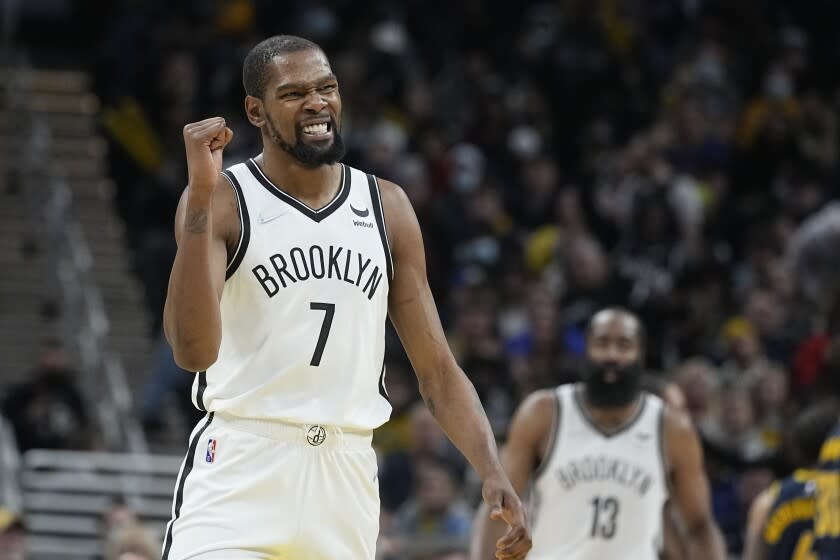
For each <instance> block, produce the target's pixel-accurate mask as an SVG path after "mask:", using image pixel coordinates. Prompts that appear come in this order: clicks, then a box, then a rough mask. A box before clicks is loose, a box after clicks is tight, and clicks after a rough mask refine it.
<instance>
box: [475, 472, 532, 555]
mask: <svg viewBox="0 0 840 560" xmlns="http://www.w3.org/2000/svg"><path fill="white" fill-rule="evenodd" d="M481 494H482V496H484V501H485V502H486V503H487V506H488V507H489V508H490V519H500V520H503V521H504V522H505V523H507V524H508V532H507V533H505V535H504V536H503V537H502V538H500V539H499V540H498V541H496V558H498V559H499V560H521V559H522V558H525V555H526V554H528V551H529V550H531V532H530V531H529V530H528V525H527V524H526V522H525V510H524V508H523V507H522V502H521V501H520V500H519V496H517V495H516V492H515V491H514V490H513V486H511V484H510V481H509V480H508V479H507V477H505V476H500V477H490V478H488V479H487V480H485V481H484V485H483V486H482V488H481Z"/></svg>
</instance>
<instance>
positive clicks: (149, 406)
mask: <svg viewBox="0 0 840 560" xmlns="http://www.w3.org/2000/svg"><path fill="white" fill-rule="evenodd" d="M486 4H487V3H486V2H480V1H476V0H465V1H462V2H451V1H439V0H423V1H422V2H421V1H419V0H406V1H404V2H389V1H386V0H379V1H375V0H354V1H353V2H351V1H349V0H337V1H335V2H326V1H317V0H311V1H307V2H302V1H301V2H286V1H275V0H201V1H199V0H183V1H176V2H172V1H169V2H163V1H160V0H142V1H141V0H111V1H108V0H88V1H82V0H4V1H3V2H0V7H2V33H3V36H2V40H3V44H2V68H0V75H2V80H0V86H2V89H1V90H0V181H2V183H0V270H2V273H0V412H2V418H3V420H2V423H0V559H2V558H22V557H24V556H23V553H22V552H15V551H17V550H20V549H23V548H24V547H25V548H26V550H27V551H28V552H26V556H25V557H26V558H38V559H40V558H46V559H51V558H56V559H58V558H62V559H77V558H78V559H83V558H84V559H87V558H107V559H109V560H111V559H114V560H117V559H118V560H142V559H146V558H159V546H160V539H161V535H162V532H163V528H164V523H165V521H166V520H167V519H168V517H169V514H170V511H171V509H170V508H171V496H172V490H173V487H174V481H175V476H176V474H177V470H178V467H179V464H180V461H181V459H182V457H183V453H184V452H185V449H186V438H187V435H188V432H189V429H190V427H191V426H192V425H193V423H194V422H195V421H196V419H197V418H198V416H197V414H198V413H197V411H195V410H193V409H192V405H191V404H190V402H189V398H188V386H189V383H191V381H192V377H191V375H190V374H187V373H185V372H183V371H181V370H179V369H178V368H177V366H175V364H174V362H173V360H172V355H171V352H170V351H169V348H168V346H167V344H166V342H165V340H164V339H163V337H162V333H161V317H162V309H163V302H164V298H165V292H166V285H167V279H168V275H169V269H170V266H171V263H172V260H173V258H174V253H175V244H174V237H173V233H172V231H173V225H172V222H173V217H174V213H175V207H176V203H177V200H178V198H179V196H180V193H181V191H182V190H183V188H184V185H185V183H186V166H185V157H184V150H183V140H182V134H181V129H182V127H183V126H184V124H186V123H188V122H192V121H196V120H200V119H203V118H206V117H209V116H215V115H220V116H224V117H225V118H226V120H227V123H228V125H229V126H230V127H231V128H232V129H233V130H234V132H235V134H236V136H235V138H234V141H233V143H232V145H230V146H229V148H228V149H227V150H226V152H225V164H226V165H231V164H233V163H237V162H239V161H242V160H244V159H245V158H247V157H249V156H251V155H254V154H256V153H258V152H259V150H260V139H259V135H258V133H257V131H256V130H254V129H253V128H252V127H251V126H250V125H249V123H248V122H247V120H246V119H245V118H244V111H243V98H244V92H243V89H242V85H241V63H242V60H243V58H244V56H245V54H246V53H247V51H248V50H249V49H250V48H251V47H252V46H253V45H254V44H255V43H257V42H258V41H260V40H261V39H263V38H265V37H267V36H270V35H274V34H278V33H292V34H299V35H302V36H305V37H307V38H309V39H312V40H314V41H316V42H318V43H319V44H321V45H322V46H323V47H324V48H325V50H326V52H327V54H328V55H329V57H330V58H331V62H332V65H333V69H334V71H335V73H336V74H337V75H338V77H339V81H340V85H341V92H342V97H343V103H344V117H343V136H344V138H345V141H346V142H347V144H348V147H349V153H348V156H347V158H346V160H345V161H346V162H347V163H349V164H351V165H353V166H356V167H360V168H362V169H365V170H367V171H370V172H375V173H376V174H378V175H380V176H382V177H384V178H387V179H389V180H392V181H395V182H396V183H398V184H400V185H402V187H403V188H404V189H405V190H406V192H407V193H408V196H409V197H410V198H411V200H412V202H413V204H414V207H415V209H416V211H417V214H418V216H419V219H420V223H421V226H422V229H423V234H424V239H425V243H426V253H427V260H428V272H429V280H430V283H431V286H432V289H433V292H434V295H435V297H436V300H437V303H438V306H439V309H440V313H441V316H442V319H443V322H444V325H445V328H446V331H447V334H448V336H449V339H450V342H451V344H452V347H453V349H454V351H455V353H456V356H457V358H458V360H459V362H460V364H461V365H462V366H463V368H464V369H465V371H466V372H467V374H468V375H469V376H470V378H471V379H472V381H473V383H474V384H475V385H476V388H477V389H478V392H479V395H480V396H481V398H482V401H483V403H484V406H485V408H486V409H487V412H488V415H489V416H490V419H491V422H492V425H493V428H494V430H495V432H496V434H497V436H498V438H499V441H500V442H503V441H504V438H505V432H506V428H507V424H508V421H509V418H510V415H511V413H512V411H513V410H514V409H515V407H516V406H517V405H518V403H519V402H520V401H521V400H522V398H523V397H524V396H525V395H527V394H528V393H529V392H531V391H533V390H535V389H538V388H543V387H549V386H553V385H557V384H559V383H563V382H569V381H574V380H575V379H577V376H578V371H579V369H580V368H579V366H580V359H581V355H582V350H583V343H584V331H583V327H584V325H585V323H586V321H587V319H588V318H589V316H590V315H591V314H592V312H593V311H595V310H597V309H599V308H601V307H603V306H606V305H624V306H627V307H629V308H630V309H632V310H634V311H635V312H637V313H638V314H639V315H640V316H641V317H642V318H643V320H644V321H645V324H646V327H647V330H648V334H649V336H648V340H647V345H648V348H647V357H648V366H649V369H650V370H651V372H652V374H654V375H656V376H658V377H660V378H661V379H663V380H668V381H671V382H673V383H675V384H677V385H678V386H679V387H680V388H681V389H682V390H683V392H684V394H685V397H686V403H687V408H688V410H689V411H690V413H691V415H692V417H693V419H694V421H695V423H696V426H697V429H698V430H699V432H700V434H701V436H702V439H703V442H704V447H705V450H706V460H707V471H708V476H709V478H710V481H711V484H712V493H713V495H712V501H713V507H714V512H715V517H716V518H717V521H718V523H719V524H720V527H721V529H722V530H723V532H724V534H725V537H726V541H727V545H728V547H729V550H730V552H731V554H732V558H739V557H740V552H741V549H742V546H743V532H744V523H745V518H746V511H747V508H748V507H749V504H750V502H751V500H752V498H753V497H754V496H755V495H756V493H757V492H759V491H761V490H762V489H763V488H765V487H767V485H768V484H769V483H770V481H771V480H772V479H773V478H774V477H776V476H779V475H783V474H785V473H787V472H789V470H790V468H791V464H790V461H789V458H788V456H787V454H786V451H785V445H784V442H785V437H786V432H785V429H786V422H787V419H789V418H790V417H791V415H793V414H794V413H796V412H797V411H798V410H800V409H801V408H802V407H803V406H806V405H808V404H810V403H813V402H815V401H816V400H818V399H820V398H824V397H830V396H832V395H834V396H840V306H838V297H837V296H838V287H840V259H838V258H837V255H836V251H837V249H836V248H837V247H838V246H840V205H838V204H837V203H836V202H834V199H835V198H836V196H837V194H838V186H840V181H839V179H840V175H838V156H840V152H839V151H838V117H840V65H838V64H837V61H838V60H840V34H838V33H837V30H836V24H837V22H838V21H840V4H838V3H836V2H832V1H830V0H799V1H795V2H794V1H790V2H788V1H782V0H775V1H774V0H761V1H759V0H739V1H738V2H730V1H726V0H645V1H642V0H558V1H555V2H528V1H524V2H501V3H499V4H498V5H497V6H495V7H492V8H490V7H488V6H487V5H486ZM387 367H388V372H389V373H388V377H387V383H388V390H389V393H390V395H391V399H392V401H393V405H394V413H393V419H392V421H391V422H390V423H389V424H387V425H386V426H385V427H383V428H382V429H380V430H379V431H378V432H377V434H376V437H375V443H376V448H377V451H378V453H379V457H380V485H381V492H382V504H383V513H382V538H381V542H380V546H379V555H380V556H381V558H382V559H389V560H390V559H394V560H398V559H403V558H407V559H408V558H410V559H416V560H419V559H424V560H463V559H464V558H466V556H465V555H464V551H465V550H466V543H467V539H468V535H469V531H470V525H471V522H472V515H473V512H474V507H475V504H476V503H477V501H478V499H479V492H478V489H479V486H478V481H477V480H476V477H475V475H474V473H473V472H472V471H471V470H470V469H469V468H468V466H466V465H465V463H464V461H463V459H462V458H461V457H460V455H459V454H458V453H457V452H456V451H455V450H454V448H452V447H451V446H450V445H449V444H448V442H447V440H446V438H445V437H444V436H443V434H442V433H441V432H440V430H439V428H438V427H437V425H436V423H435V422H434V420H433V418H432V417H431V416H430V415H429V413H428V412H427V411H426V409H425V406H424V405H423V404H422V401H421V400H420V399H419V395H418V392H417V386H416V382H415V380H414V376H413V373H412V371H411V368H410V366H409V364H408V363H407V361H406V359H405V356H404V355H403V353H402V350H401V348H400V345H399V342H398V340H397V339H396V337H395V336H394V335H393V334H391V336H390V339H389V342H388V356H387Z"/></svg>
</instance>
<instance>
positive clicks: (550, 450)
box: [534, 389, 563, 479]
mask: <svg viewBox="0 0 840 560" xmlns="http://www.w3.org/2000/svg"><path fill="white" fill-rule="evenodd" d="M552 393H553V395H554V420H553V421H552V422H551V431H550V432H549V435H548V437H549V438H550V439H549V440H548V445H546V446H545V455H544V456H543V458H542V460H541V461H540V464H539V465H537V470H535V471H534V478H535V479H537V478H539V477H540V475H542V473H543V471H545V469H546V467H548V464H549V463H550V462H551V456H552V455H553V454H554V450H555V449H556V448H557V443H558V441H557V440H559V439H560V412H561V411H562V410H563V405H562V404H561V403H560V395H559V394H558V393H557V389H554V390H552Z"/></svg>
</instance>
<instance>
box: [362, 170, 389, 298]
mask: <svg viewBox="0 0 840 560" xmlns="http://www.w3.org/2000/svg"><path fill="white" fill-rule="evenodd" d="M367 180H368V187H369V188H370V200H371V204H372V205H373V215H374V217H375V219H376V227H377V228H379V237H380V238H381V239H382V249H383V251H385V266H386V268H387V272H388V281H389V282H391V281H393V280H394V261H393V259H392V258H391V244H390V242H389V241H388V228H386V227H385V211H384V210H383V208H382V196H381V194H380V191H379V181H378V180H377V179H376V177H375V176H374V175H371V174H370V173H368V175H367Z"/></svg>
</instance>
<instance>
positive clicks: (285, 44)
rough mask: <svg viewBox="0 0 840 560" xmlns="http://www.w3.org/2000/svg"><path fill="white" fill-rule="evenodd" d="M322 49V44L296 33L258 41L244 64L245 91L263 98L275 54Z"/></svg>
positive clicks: (243, 80) (243, 83)
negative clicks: (319, 44)
mask: <svg viewBox="0 0 840 560" xmlns="http://www.w3.org/2000/svg"><path fill="white" fill-rule="evenodd" d="M310 49H312V50H318V51H322V52H323V49H321V47H320V46H318V45H317V44H316V43H313V42H312V41H310V40H309V39H304V38H303V37H297V36H295V35H275V36H274V37H269V38H268V39H266V40H264V41H262V42H260V43H258V44H257V45H256V46H255V47H254V48H253V49H251V50H250V52H249V53H248V54H247V55H246V56H245V62H244V64H243V65H242V85H243V86H245V93H246V94H248V95H250V96H252V97H259V98H260V99H262V96H263V94H264V93H265V87H266V86H267V85H268V66H269V65H270V64H271V61H272V59H273V58H274V57H275V56H279V55H283V54H287V53H290V52H297V51H305V50H310Z"/></svg>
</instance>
